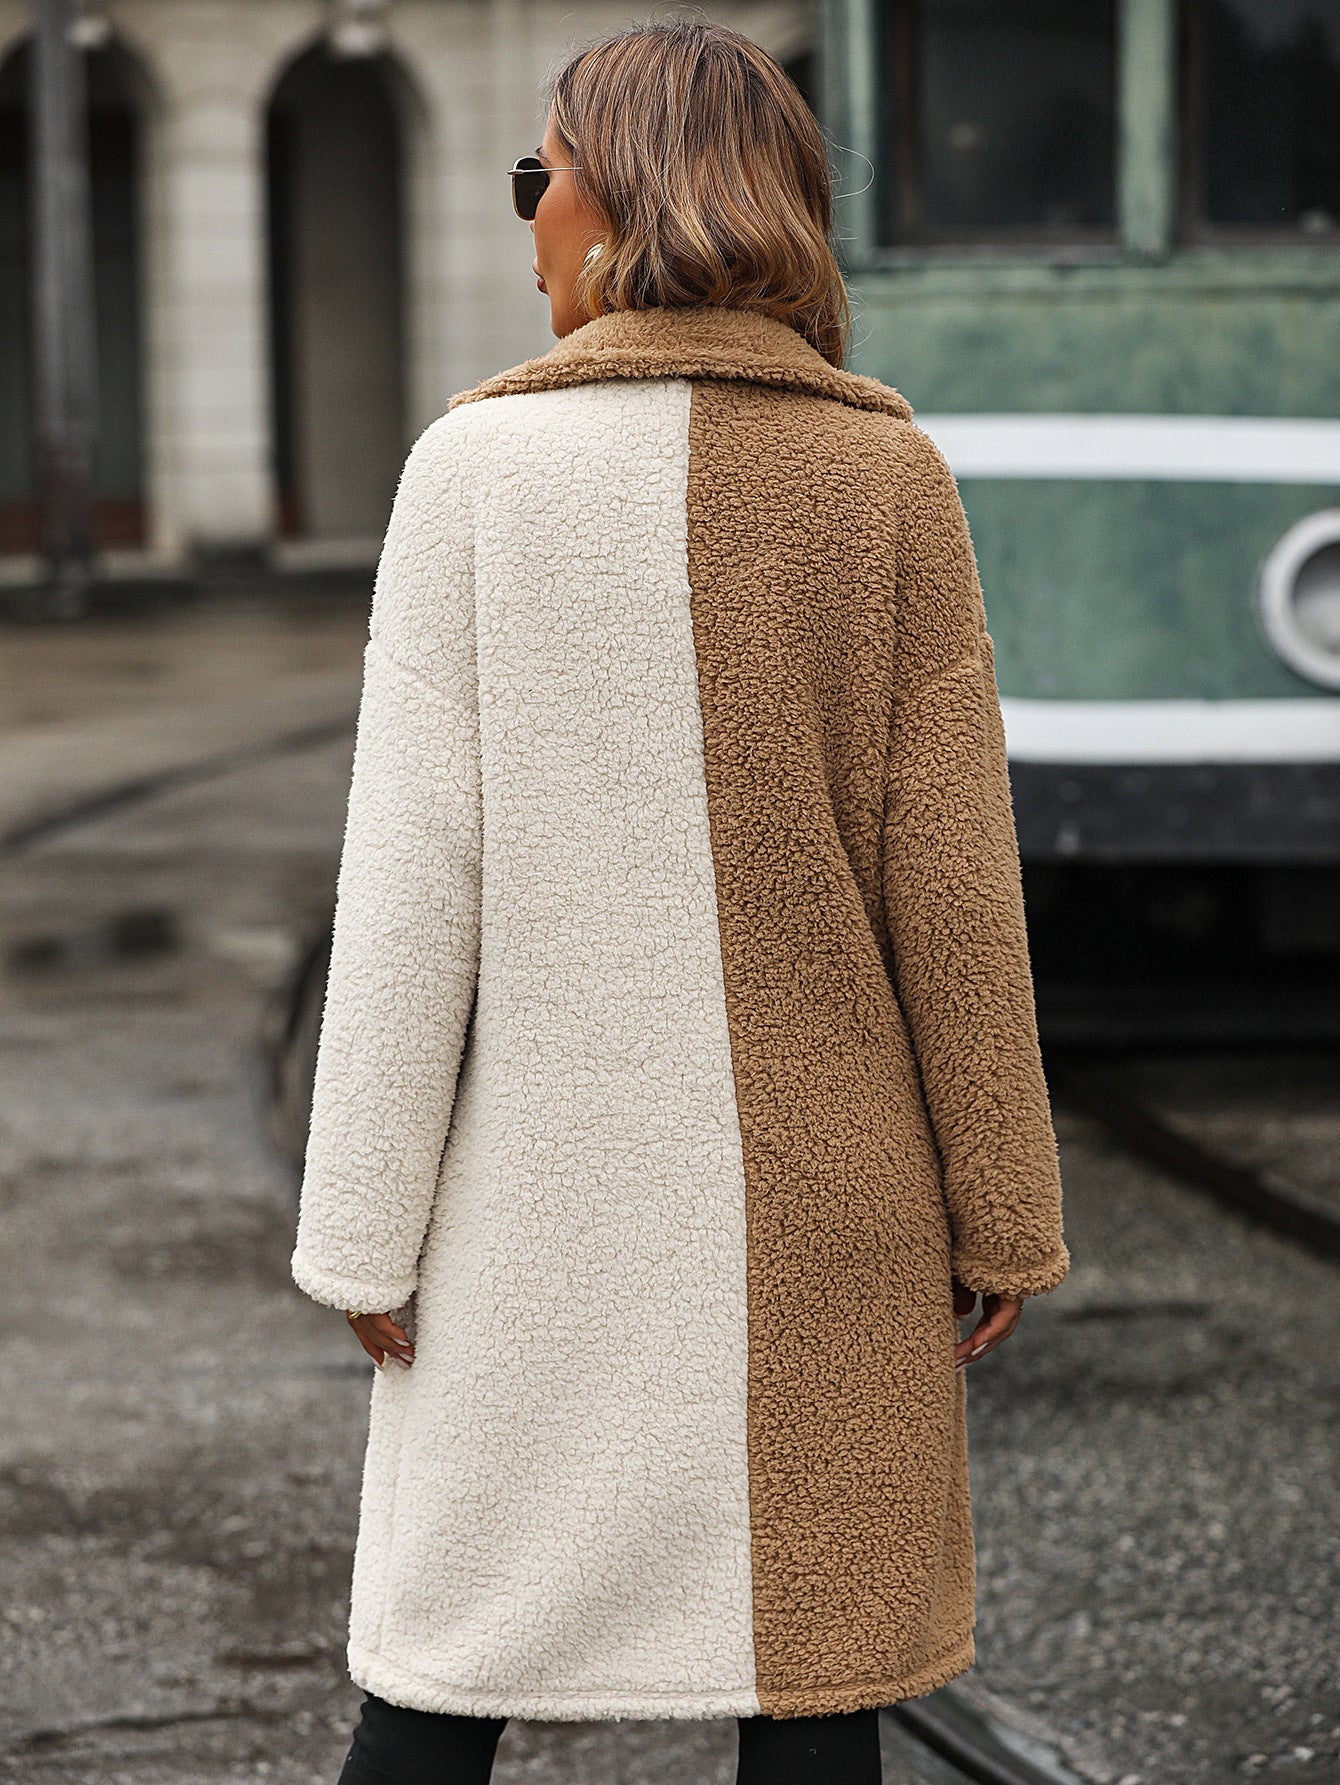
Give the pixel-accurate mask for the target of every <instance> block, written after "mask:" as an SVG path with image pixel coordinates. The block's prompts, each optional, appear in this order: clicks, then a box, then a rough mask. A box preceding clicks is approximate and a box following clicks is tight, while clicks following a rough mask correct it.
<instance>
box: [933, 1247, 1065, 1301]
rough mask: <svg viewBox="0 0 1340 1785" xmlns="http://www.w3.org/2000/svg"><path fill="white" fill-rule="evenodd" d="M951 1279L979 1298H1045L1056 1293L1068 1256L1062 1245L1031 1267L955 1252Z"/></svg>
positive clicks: (1037, 1260) (1028, 1264)
mask: <svg viewBox="0 0 1340 1785" xmlns="http://www.w3.org/2000/svg"><path fill="white" fill-rule="evenodd" d="M951 1267H952V1269H953V1273H954V1275H955V1276H956V1277H957V1278H958V1280H959V1282H960V1283H963V1284H966V1285H967V1287H968V1288H969V1289H975V1290H976V1291H977V1293H978V1294H979V1295H1005V1296H1009V1297H1010V1298H1011V1299H1012V1300H1023V1298H1024V1297H1026V1296H1030V1295H1046V1294H1047V1292H1048V1291H1049V1290H1052V1289H1055V1288H1056V1286H1057V1284H1058V1283H1060V1282H1061V1281H1062V1280H1063V1279H1064V1277H1065V1274H1066V1272H1067V1271H1068V1270H1069V1269H1070V1254H1069V1252H1068V1251H1067V1250H1066V1248H1065V1246H1064V1245H1060V1246H1058V1247H1057V1248H1056V1250H1055V1251H1054V1252H1048V1253H1047V1254H1045V1256H1044V1257H1042V1258H1039V1259H1035V1260H1033V1261H1032V1262H1031V1263H1027V1264H1023V1263H1016V1262H1014V1261H1012V1260H1001V1259H992V1258H984V1257H982V1256H981V1255H979V1254H974V1253H971V1252H958V1251H955V1252H954V1254H953V1256H952V1259H951Z"/></svg>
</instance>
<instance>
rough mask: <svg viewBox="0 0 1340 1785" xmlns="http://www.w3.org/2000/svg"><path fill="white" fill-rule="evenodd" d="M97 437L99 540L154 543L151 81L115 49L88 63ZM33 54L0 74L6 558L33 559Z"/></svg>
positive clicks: (0, 481)
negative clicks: (146, 382) (149, 390)
mask: <svg viewBox="0 0 1340 1785" xmlns="http://www.w3.org/2000/svg"><path fill="white" fill-rule="evenodd" d="M87 56H88V62H87V81H88V102H89V156H90V162H91V174H92V198H93V264H94V290H95V301H96V316H97V354H98V414H99V422H98V438H97V449H96V453H95V456H94V464H93V537H94V541H95V543H96V544H97V545H99V546H103V547H106V546H140V545H143V543H144V539H145V502H144V412H143V362H144V345H143V303H142V292H141V276H140V265H141V255H140V230H141V218H140V193H141V190H142V187H141V172H142V166H143V107H142V103H141V100H142V94H143V80H142V77H141V74H140V70H139V68H138V67H137V65H136V64H135V62H134V60H133V58H132V57H131V56H130V55H129V54H128V53H127V52H126V50H125V49H123V48H122V47H121V45H119V44H118V43H116V42H115V41H113V42H111V43H108V44H106V45H104V46H102V47H100V48H98V49H95V50H90V51H88V52H87ZM31 59H32V46H31V43H30V42H28V41H25V42H23V43H21V44H20V45H19V46H18V47H17V49H15V50H13V51H12V52H11V54H10V55H9V56H8V57H7V58H6V59H5V61H4V63H3V64H0V341H2V342H4V344H5V349H4V351H3V352H0V553H13V552H32V551H36V549H37V545H38V537H39V525H38V513H37V491H36V476H35V474H36V465H35V454H34V425H33V392H32V201H31V161H30V131H29V113H28V107H29V93H30V91H31V82H32V66H31Z"/></svg>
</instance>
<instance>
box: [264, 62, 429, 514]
mask: <svg viewBox="0 0 1340 1785" xmlns="http://www.w3.org/2000/svg"><path fill="white" fill-rule="evenodd" d="M395 85H396V75H395V70H394V69H393V67H392V66H391V65H390V63H389V61H388V59H387V58H385V57H384V56H366V57H363V56H360V57H341V56H337V55H336V54H334V53H333V52H332V51H331V50H330V49H329V48H328V47H327V46H326V45H324V44H321V45H318V46H316V47H315V48H312V49H310V50H308V51H306V53H305V54H303V55H301V56H300V57H299V58H298V59H297V61H295V62H294V63H293V64H292V66H291V67H290V68H289V69H288V71H287V73H286V74H285V75H284V76H283V78H282V79H281V80H280V82H279V85H278V87H277V88H276V89H275V93H274V97H273V99H272V100H271V102H270V111H269V120H268V155H269V232H270V325H271V326H270V344H271V390H272V392H273V440H274V471H275V488H276V494H277V507H278V527H279V532H280V534H281V536H284V537H287V538H306V539H313V540H320V539H325V540H332V541H334V540H340V541H349V542H356V541H360V540H362V541H367V542H370V543H371V544H373V545H375V543H376V542H377V541H378V540H380V538H381V536H382V534H383V532H384V531H385V527H386V521H387V516H388V515H389V513H390V509H391V501H392V498H393V497H394V495H395V486H396V479H397V477H398V476H399V472H400V467H401V465H402V463H403V461H404V456H405V449H406V445H407V442H406V439H405V427H406V422H405V413H406V406H405V382H406V381H405V345H404V339H405V324H404V283H405V281H404V259H405V256H404V225H403V215H404V202H403V193H404V159H405V157H404V150H403V143H402V132H401V127H400V118H399V113H398V107H397V97H396V92H395Z"/></svg>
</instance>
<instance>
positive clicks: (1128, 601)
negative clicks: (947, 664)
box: [961, 478, 1340, 700]
mask: <svg viewBox="0 0 1340 1785" xmlns="http://www.w3.org/2000/svg"><path fill="white" fill-rule="evenodd" d="M961 488H962V492H963V502H964V507H965V508H966V509H967V511H968V520H969V525H970V526H971V528H972V534H973V543H974V545H975V547H976V550H977V559H978V564H979V566H980V568H981V572H982V587H983V590H984V592H985V595H986V605H987V619H988V622H989V624H990V627H991V635H992V638H993V639H994V641H995V645H996V670H997V677H998V680H999V683H1000V688H1001V692H1002V693H1004V694H1011V695H1017V696H1033V697H1037V698H1044V699H1045V698H1049V697H1050V698H1055V697H1065V698H1068V699H1071V700H1118V699H1130V698H1140V699H1143V700H1157V699H1205V700H1214V699H1220V700H1222V699H1253V698H1259V697H1273V698H1280V697H1286V698H1287V697H1288V696H1290V695H1300V696H1302V695H1306V696H1310V697H1312V698H1315V697H1316V696H1317V695H1318V694H1319V693H1320V690H1319V689H1317V688H1315V687H1314V686H1313V685H1312V684H1311V683H1310V682H1305V681H1303V680H1302V679H1301V678H1300V677H1298V676H1295V675H1294V674H1293V672H1292V671H1291V670H1289V669H1286V668H1285V666H1284V665H1283V664H1282V663H1281V662H1280V661H1279V659H1278V658H1277V657H1276V656H1275V655H1274V653H1273V652H1272V651H1271V650H1270V648H1269V647H1268V646H1267V644H1266V643H1265V640H1264V638H1263V636H1262V634H1261V630H1260V627H1259V624H1258V621H1257V607H1256V581H1257V576H1258V574H1259V571H1260V567H1261V562H1262V560H1263V559H1264V558H1265V555H1266V553H1267V552H1268V551H1269V550H1270V548H1271V546H1272V545H1273V544H1274V543H1275V541H1276V540H1277V539H1278V538H1279V536H1280V534H1281V533H1283V532H1284V531H1285V529H1286V528H1287V527H1290V526H1292V525H1293V523H1294V522H1295V521H1297V520H1300V519H1301V518H1302V517H1303V516H1304V515H1305V514H1310V513H1312V512H1313V511H1314V510H1316V509H1318V508H1328V507H1334V506H1336V505H1337V504H1340V490H1338V489H1334V488H1325V487H1323V488H1316V487H1313V486H1309V485H1288V484H1285V485H1281V484H1233V485H1227V484H1203V483H1162V482H1158V483H1156V482H1148V483H1146V482H1135V481H1129V482H1128V481H1119V482H1091V481H1087V480H1086V481H1074V482H1071V481H1068V480H1067V481H1065V482H1059V481H1051V480H1046V481H1042V480H1039V481H1037V482H1031V481H1030V482H1025V481H1014V480H1009V481H1007V480H1004V479H1001V480H986V479H977V478H965V479H964V480H963V483H962V486H961Z"/></svg>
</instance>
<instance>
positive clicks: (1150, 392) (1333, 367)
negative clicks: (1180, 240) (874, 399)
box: [852, 251, 1340, 417]
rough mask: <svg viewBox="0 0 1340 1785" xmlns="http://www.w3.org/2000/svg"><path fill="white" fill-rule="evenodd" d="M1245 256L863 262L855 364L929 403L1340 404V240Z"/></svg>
mask: <svg viewBox="0 0 1340 1785" xmlns="http://www.w3.org/2000/svg"><path fill="white" fill-rule="evenodd" d="M1251 258H1252V260H1253V261H1254V262H1255V264H1253V265H1249V266H1243V265H1242V264H1241V261H1242V259H1243V257H1236V256H1228V255H1224V254H1221V253H1216V254H1214V255H1208V254H1207V255H1203V256H1202V255H1187V256H1185V257H1181V258H1179V259H1178V260H1175V261H1172V262H1170V263H1168V264H1167V265H1165V266H1122V265H1110V266H1102V265H1093V264H1090V265H1083V266H1073V267H1069V268H1066V267H1061V266H1056V265H1044V264H1040V263H1028V262H1015V263H995V264H983V263H981V262H977V263H975V264H973V263H970V262H967V261H964V260H958V261H943V260H941V261H925V262H922V263H921V264H910V265H908V266H906V267H903V268H899V269H897V270H893V269H890V270H888V271H886V272H873V271H872V272H866V273H864V274H862V275H860V276H859V277H857V278H855V279H854V280H853V282H852V296H853V305H854V309H855V313H856V327H855V330H854V337H855V345H854V351H853V355H852V358H853V364H855V365H856V366H857V367H858V368H859V369H860V370H861V371H865V372H873V373H874V374H875V375H876V376H878V377H880V378H884V379H887V380H888V381H889V382H890V383H892V384H896V385H897V386H898V388H899V389H900V390H901V391H902V392H903V394H904V395H905V396H906V397H907V398H908V399H909V400H910V401H911V402H912V403H913V404H914V405H915V406H916V407H918V408H921V409H927V410H937V409H941V410H958V411H969V412H972V411H982V410H993V411H994V410H1004V411H1009V410H1032V411H1041V412H1050V411H1074V410H1080V411H1090V410H1093V411H1099V412H1104V413H1106V412H1115V411H1124V412H1128V413H1129V412H1135V413H1146V412H1153V413H1168V414H1189V415H1307V416H1332V417H1334V416H1340V256H1336V255H1334V254H1333V253H1331V252H1328V251H1322V252H1321V253H1319V254H1318V255H1317V256H1316V257H1315V258H1312V257H1308V256H1302V255H1298V256H1294V257H1290V258H1286V257H1284V256H1280V257H1279V258H1278V259H1275V258H1273V257H1270V256H1267V255H1265V254H1261V255H1259V256H1253V257H1251ZM1299 260H1301V261H1303V262H1304V263H1305V264H1304V265H1302V266H1298V265H1297V264H1296V262H1297V261H1299ZM1225 263H1227V264H1225Z"/></svg>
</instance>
